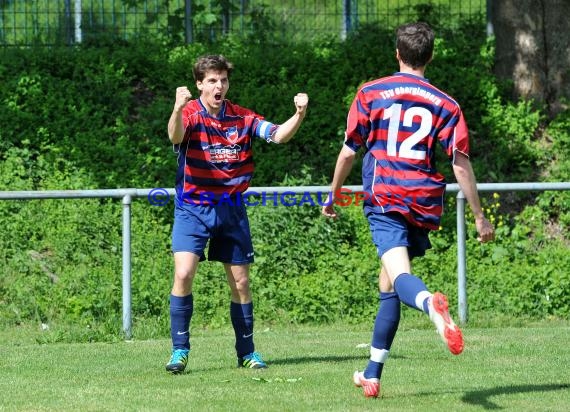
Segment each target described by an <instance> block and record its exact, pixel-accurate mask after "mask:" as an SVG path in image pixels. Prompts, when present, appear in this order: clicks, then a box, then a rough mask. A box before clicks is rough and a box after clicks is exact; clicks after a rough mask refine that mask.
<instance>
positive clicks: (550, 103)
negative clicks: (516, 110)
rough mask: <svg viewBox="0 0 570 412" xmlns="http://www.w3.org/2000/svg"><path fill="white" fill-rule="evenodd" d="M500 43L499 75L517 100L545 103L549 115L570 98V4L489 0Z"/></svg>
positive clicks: (497, 56) (554, 0) (565, 0)
mask: <svg viewBox="0 0 570 412" xmlns="http://www.w3.org/2000/svg"><path fill="white" fill-rule="evenodd" d="M488 1H490V2H491V20H492V22H493V30H494V33H495V39H496V54H495V74H496V75H497V76H498V77H499V78H501V79H508V80H512V81H513V97H514V98H515V99H519V98H523V99H534V100H536V101H538V102H541V103H545V104H546V106H547V108H548V111H549V113H550V115H552V116H554V115H556V113H558V112H560V111H561V110H563V109H564V108H565V107H564V106H563V102H562V99H563V98H567V99H570V69H569V68H570V30H569V29H568V25H569V24H568V16H569V15H570V0H495V1H493V0H488Z"/></svg>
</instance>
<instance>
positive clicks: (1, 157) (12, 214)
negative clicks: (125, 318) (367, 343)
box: [0, 22, 570, 341]
mask: <svg viewBox="0 0 570 412" xmlns="http://www.w3.org/2000/svg"><path fill="white" fill-rule="evenodd" d="M481 24H482V23H473V22H465V23H462V24H461V25H460V26H459V27H458V28H456V29H454V30H453V31H452V30H449V29H447V30H446V29H444V28H443V27H438V26H437V25H436V29H437V32H438V36H439V37H438V40H437V44H436V56H435V59H434V62H433V63H432V64H431V65H430V66H429V67H428V70H427V72H426V75H427V77H428V78H429V79H430V80H431V81H432V82H433V83H434V84H436V85H437V86H438V87H440V88H442V89H444V90H446V91H448V92H449V93H450V94H451V95H452V96H454V97H455V98H456V99H457V100H458V101H459V102H460V104H461V106H462V108H463V110H464V112H465V114H466V118H467V122H468V125H469V127H470V133H471V146H472V160H473V164H474V168H475V171H476V175H477V177H478V181H479V182H516V181H569V180H570V112H569V111H566V112H563V113H561V114H560V115H559V116H558V117H557V118H556V119H547V118H546V117H545V116H544V115H543V110H542V108H541V107H540V105H538V104H535V103H533V102H524V101H520V102H512V101H509V100H508V98H507V96H509V87H508V85H506V84H501V83H499V82H498V81H497V80H496V79H495V77H494V76H493V74H492V65H493V50H494V49H493V40H492V39H487V38H486V37H485V35H484V30H481ZM257 38H258V37H256V36H255V34H254V35H253V37H252V38H235V37H227V38H225V39H223V40H221V41H220V42H217V43H215V44H206V43H203V44H202V43H201V44H191V45H184V46H173V45H171V44H168V43H163V42H160V41H156V40H152V39H139V40H136V41H133V42H130V43H126V42H122V41H121V42H119V41H114V42H113V41H109V40H108V39H106V40H104V41H101V42H99V43H97V44H86V45H84V46H82V47H76V48H57V47H56V48H47V47H37V48H25V49H20V48H14V49H4V50H2V51H1V55H2V57H1V59H0V84H1V85H2V86H1V87H0V105H1V110H0V190H49V189H101V188H126V187H138V188H153V187H172V186H173V185H174V173H175V168H176V157H175V155H174V154H173V152H172V148H171V145H170V144H169V141H168V137H167V133H166V125H167V121H168V118H169V116H170V112H171V109H172V105H173V103H174V95H175V89H176V87H177V86H180V85H188V86H189V87H190V88H191V90H192V92H193V94H194V95H195V96H197V95H198V92H197V90H196V89H195V87H194V84H193V81H192V75H191V67H192V64H193V62H194V60H195V58H196V57H197V56H199V55H202V54H204V53H223V54H225V55H226V56H227V57H228V58H229V59H230V60H231V61H233V63H234V65H235V67H236V69H235V72H234V73H233V75H232V77H231V79H230V84H231V85H230V91H229V94H228V98H229V99H230V100H232V101H234V102H236V103H238V104H240V105H243V106H245V107H250V108H252V109H254V110H256V111H257V112H259V113H261V114H263V115H265V117H266V118H267V119H268V120H271V121H274V122H282V121H284V120H286V119H287V118H288V117H289V116H291V114H292V113H293V112H294V105H293V96H294V95H295V94H296V93H297V92H306V93H308V94H309V97H310V103H309V112H308V115H307V117H306V119H305V122H304V123H303V125H302V127H301V129H300V130H299V132H298V134H297V136H296V137H295V138H294V140H293V141H291V142H290V143H288V144H286V145H269V144H266V143H265V142H263V141H259V142H256V143H255V146H254V152H255V160H256V173H255V176H254V179H253V182H252V185H253V186H280V185H326V184H329V183H330V179H331V175H332V172H333V169H334V164H335V161H336V156H337V154H338V151H339V149H340V147H341V145H342V141H343V132H344V127H345V122H346V114H347V111H348V107H349V104H350V102H351V100H352V97H353V96H354V93H355V92H356V90H357V87H358V86H359V85H360V84H361V83H363V82H364V81H367V80H370V79H373V78H376V77H380V76H385V75H389V74H391V73H393V72H394V71H396V70H397V64H396V60H395V57H394V35H393V32H391V31H385V30H382V29H380V28H378V27H373V26H369V27H362V28H361V30H360V31H358V32H356V33H354V34H352V35H351V36H350V37H349V38H348V39H347V40H346V41H343V42H341V41H338V40H335V39H332V38H331V39H329V38H322V39H320V40H317V41H314V42H312V43H310V44H309V43H307V44H299V43H296V44H293V43H291V44H288V43H281V44H273V45H271V46H269V45H268V44H264V43H262V42H259V41H255V39H257ZM359 166H360V165H359V164H357V165H355V168H354V169H353V173H352V174H351V176H350V178H349V180H348V181H347V184H360V170H359ZM439 167H440V169H441V171H442V172H443V173H444V174H446V176H448V181H449V182H450V183H452V182H453V181H454V179H453V175H452V173H451V168H450V166H449V164H448V162H447V160H446V159H444V158H443V156H442V157H441V160H440V162H439ZM482 198H483V203H484V205H485V208H486V211H487V214H488V216H489V217H490V219H491V220H492V221H493V222H494V223H495V224H496V226H497V240H496V241H495V242H494V243H492V244H485V245H480V244H478V242H477V241H476V240H475V235H474V233H475V229H474V225H473V223H472V217H471V216H468V233H469V239H468V246H467V247H468V250H467V258H468V262H467V265H468V266H467V267H468V284H467V286H468V297H469V313H470V321H472V322H481V323H485V322H490V321H493V320H494V319H498V318H501V317H507V318H509V319H517V318H531V319H545V318H550V317H559V318H568V316H570V293H568V291H569V290H570V271H569V269H568V268H569V267H570V251H569V245H570V237H569V234H568V233H569V230H568V229H569V227H570V193H568V192H546V193H542V192H536V193H497V194H492V193H491V194H482ZM446 203H447V204H446V214H445V216H444V219H443V223H442V230H441V231H438V232H434V233H433V234H432V236H431V239H432V243H433V246H434V247H433V250H431V251H430V252H428V254H427V256H426V257H425V258H422V259H418V260H417V262H414V265H415V272H416V273H417V274H418V275H420V276H421V277H422V278H424V280H425V281H426V283H427V285H428V287H429V288H430V289H431V290H443V291H445V292H446V293H447V294H448V295H449V297H450V299H451V301H452V302H457V280H456V273H457V264H456V240H455V198H454V196H453V195H448V196H447V198H446ZM132 212H133V217H132V218H133V220H132V233H133V243H132V250H133V256H132V262H133V268H132V296H133V308H132V309H133V326H134V328H133V332H134V336H135V337H139V338H141V337H166V336H168V328H169V326H168V295H169V291H170V287H171V281H172V272H173V265H172V256H171V253H170V230H171V225H172V215H173V208H172V202H171V203H170V204H169V205H167V206H166V207H151V206H150V205H149V204H148V202H146V199H139V200H135V202H134V203H133V208H132ZM340 212H341V217H340V218H339V219H338V220H336V221H330V220H326V219H324V218H323V217H321V216H320V208H319V207H318V206H317V207H311V206H308V205H304V206H301V207H273V206H267V207H259V206H258V207H251V208H250V209H249V215H250V221H251V225H252V231H253V239H254V246H255V251H256V263H255V264H254V265H253V266H252V288H253V292H254V302H255V307H256V319H257V320H258V321H261V322H266V323H272V322H275V323H308V322H319V323H322V322H333V321H346V322H361V321H370V320H371V319H373V317H374V314H375V312H376V309H377V303H378V301H377V299H378V297H377V286H376V279H377V273H378V269H379V265H378V259H377V256H376V252H375V249H374V247H373V245H372V242H371V238H370V235H369V232H368V227H367V224H366V221H365V219H364V217H363V215H362V211H361V208H360V207H357V206H351V207H347V208H343V209H342V210H341V211H340ZM0 227H2V228H3V230H2V231H0V262H1V264H2V270H1V271H0V326H3V327H11V326H14V325H19V324H26V323H36V324H38V325H39V324H42V323H43V324H47V325H61V327H60V328H58V329H57V330H58V332H57V333H53V334H51V335H49V337H46V338H45V339H50V340H58V341H61V340H73V341H83V340H110V339H115V338H117V337H118V336H120V331H121V327H122V315H121V310H122V309H121V205H120V202H118V201H116V200H97V199H90V200H29V201H1V202H0ZM194 293H195V302H196V310H195V312H194V313H195V316H194V318H193V325H194V327H216V326H222V325H227V324H229V316H228V313H229V289H228V287H227V285H226V284H225V275H224V273H223V269H222V267H221V265H220V264H217V263H210V262H205V263H203V264H201V265H200V268H199V271H198V275H197V279H196V285H195V292H194ZM452 306H455V305H452ZM415 314H416V312H414V311H413V310H406V311H404V316H408V317H413V316H415Z"/></svg>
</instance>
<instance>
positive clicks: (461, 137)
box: [439, 107, 469, 159]
mask: <svg viewBox="0 0 570 412" xmlns="http://www.w3.org/2000/svg"><path fill="white" fill-rule="evenodd" d="M439 141H440V143H441V145H442V147H443V149H444V150H445V153H446V154H447V156H448V157H449V158H450V159H453V156H454V154H455V151H456V150H458V151H459V152H461V153H463V154H464V155H466V156H469V131H468V129H467V123H466V122H465V117H464V116H463V112H462V111H461V109H460V108H459V107H457V108H456V111H455V113H454V114H453V115H452V116H450V118H449V120H448V121H447V122H446V123H445V124H444V126H443V127H442V130H441V132H440V133H439Z"/></svg>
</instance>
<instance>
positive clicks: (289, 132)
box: [271, 93, 309, 143]
mask: <svg viewBox="0 0 570 412" xmlns="http://www.w3.org/2000/svg"><path fill="white" fill-rule="evenodd" d="M293 102H294V103H295V108H296V109H297V110H296V111H295V114H294V115H293V116H291V118H289V120H287V121H286V122H285V123H283V124H281V125H280V126H279V128H278V129H277V131H276V132H275V134H274V135H273V137H272V138H271V140H273V141H274V142H275V143H286V142H288V141H289V140H290V139H291V138H292V137H293V136H294V135H295V133H297V130H299V126H301V123H302V122H303V119H304V118H305V114H306V113H307V105H308V104H309V96H307V94H305V93H297V95H296V96H295V97H294V98H293Z"/></svg>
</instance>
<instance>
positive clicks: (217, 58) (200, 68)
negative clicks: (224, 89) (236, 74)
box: [192, 54, 234, 82]
mask: <svg viewBox="0 0 570 412" xmlns="http://www.w3.org/2000/svg"><path fill="white" fill-rule="evenodd" d="M233 68H234V65H233V64H232V63H231V62H230V61H228V59H226V58H225V57H224V56H222V55H221V54H210V55H207V56H202V57H200V58H198V60H197V61H196V64H194V68H193V69H192V74H193V75H194V80H196V81H200V82H201V81H202V80H204V77H205V76H206V72H208V71H212V70H213V71H217V72H222V71H226V72H227V73H228V76H229V75H230V73H231V72H232V70H233Z"/></svg>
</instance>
